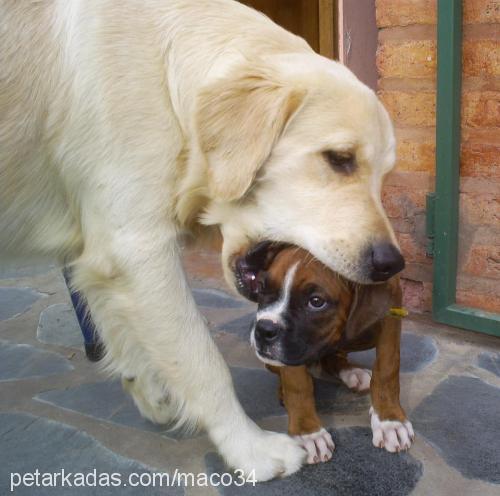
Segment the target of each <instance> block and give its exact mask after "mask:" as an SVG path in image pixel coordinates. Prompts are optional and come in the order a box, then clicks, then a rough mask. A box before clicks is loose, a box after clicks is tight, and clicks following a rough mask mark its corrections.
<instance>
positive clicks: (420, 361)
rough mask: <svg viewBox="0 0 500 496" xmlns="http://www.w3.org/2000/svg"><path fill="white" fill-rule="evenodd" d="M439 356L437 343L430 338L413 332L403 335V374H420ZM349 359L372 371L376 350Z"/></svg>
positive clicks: (360, 352) (357, 354) (351, 356)
mask: <svg viewBox="0 0 500 496" xmlns="http://www.w3.org/2000/svg"><path fill="white" fill-rule="evenodd" d="M437 355H438V349H437V346H436V342H435V341H434V339H432V338H431V337H429V336H420V335H419V334H414V333H412V332H403V333H402V335H401V369H400V370H401V372H418V371H419V370H422V369H423V368H424V367H426V366H427V365H429V364H430V363H432V362H433V361H434V360H435V359H436V357H437ZM349 358H350V359H351V360H352V361H353V362H355V363H357V364H359V365H362V366H363V367H366V368H369V369H371V368H372V366H373V362H374V361H375V350H374V349H373V350H367V351H358V352H355V353H349Z"/></svg>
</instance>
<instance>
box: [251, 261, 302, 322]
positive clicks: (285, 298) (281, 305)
mask: <svg viewBox="0 0 500 496" xmlns="http://www.w3.org/2000/svg"><path fill="white" fill-rule="evenodd" d="M299 263H300V262H296V263H295V264H293V265H292V266H291V267H290V268H289V269H288V271H287V273H286V275H285V280H284V282H283V289H282V290H281V295H280V298H279V300H278V301H275V302H274V303H273V304H271V305H269V306H268V307H267V308H264V309H263V310H259V311H258V312H257V321H259V320H272V321H273V322H275V323H277V324H283V318H282V315H283V313H284V312H285V310H286V309H287V307H288V303H290V293H291V291H292V284H293V278H294V277H295V273H296V272H297V267H298V266H299Z"/></svg>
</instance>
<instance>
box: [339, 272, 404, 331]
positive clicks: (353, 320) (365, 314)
mask: <svg viewBox="0 0 500 496" xmlns="http://www.w3.org/2000/svg"><path fill="white" fill-rule="evenodd" d="M401 302H402V292H401V286H400V284H399V278H397V277H394V278H392V279H389V281H387V282H385V283H383V284H370V285H356V287H355V289H354V296H353V300H352V303H351V309H350V311H349V316H348V317H347V322H346V325H345V330H344V335H345V337H346V339H348V340H349V339H353V338H355V337H356V336H357V335H358V334H360V333H361V332H362V331H364V330H365V329H368V328H369V327H371V326H372V325H373V324H375V323H376V322H378V321H379V320H381V319H383V318H384V317H385V316H386V315H387V314H388V313H389V310H390V309H391V307H400V306H401Z"/></svg>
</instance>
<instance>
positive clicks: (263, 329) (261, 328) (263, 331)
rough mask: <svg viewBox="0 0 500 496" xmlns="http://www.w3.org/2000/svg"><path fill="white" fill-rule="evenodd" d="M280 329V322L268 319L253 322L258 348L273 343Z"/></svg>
mask: <svg viewBox="0 0 500 496" xmlns="http://www.w3.org/2000/svg"><path fill="white" fill-rule="evenodd" d="M280 330H281V326H280V324H278V323H276V322H273V321H272V320H269V319H262V320H258V321H257V323H256V324H255V343H256V344H257V347H258V348H262V347H264V346H266V345H271V344H272V343H274V342H275V341H276V340H277V339H278V336H279V333H280Z"/></svg>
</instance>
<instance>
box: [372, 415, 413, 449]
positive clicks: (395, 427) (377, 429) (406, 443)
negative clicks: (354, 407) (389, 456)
mask: <svg viewBox="0 0 500 496" xmlns="http://www.w3.org/2000/svg"><path fill="white" fill-rule="evenodd" d="M370 416H371V426H372V433H373V439H372V442H373V446H375V447H376V448H385V449H386V450H387V451H389V452H391V453H395V452H399V451H402V450H407V449H409V448H410V446H411V443H412V441H414V439H415V433H414V432H413V426H412V425H411V422H410V421H409V420H405V421H404V422H399V421H397V420H380V419H379V416H378V415H377V412H376V411H375V410H374V409H373V407H371V408H370Z"/></svg>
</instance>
